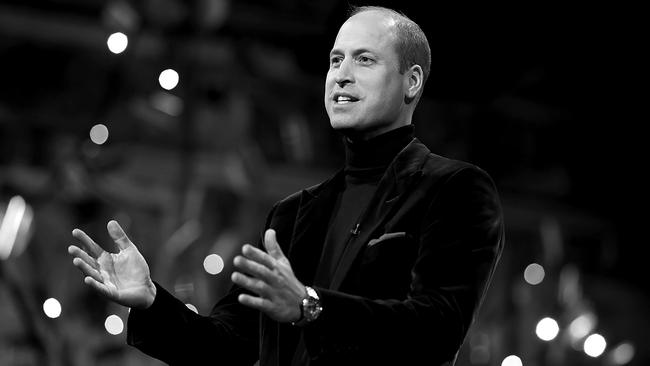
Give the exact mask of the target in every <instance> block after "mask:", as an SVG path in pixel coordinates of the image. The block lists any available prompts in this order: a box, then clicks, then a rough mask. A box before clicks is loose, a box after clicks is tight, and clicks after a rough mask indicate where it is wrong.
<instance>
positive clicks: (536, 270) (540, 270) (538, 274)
mask: <svg viewBox="0 0 650 366" xmlns="http://www.w3.org/2000/svg"><path fill="white" fill-rule="evenodd" d="M544 274H545V273H544V267H542V266H541V265H539V264H537V263H531V264H529V265H528V266H527V267H526V269H525V270H524V280H526V282H528V283H529V284H531V285H538V284H540V283H541V282H542V281H543V280H544Z"/></svg>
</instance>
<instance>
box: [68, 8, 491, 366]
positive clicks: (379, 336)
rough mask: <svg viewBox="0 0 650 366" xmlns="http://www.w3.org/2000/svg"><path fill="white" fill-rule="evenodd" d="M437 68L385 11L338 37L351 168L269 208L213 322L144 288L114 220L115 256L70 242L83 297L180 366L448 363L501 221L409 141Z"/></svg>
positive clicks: (469, 181) (458, 171) (416, 36)
mask: <svg viewBox="0 0 650 366" xmlns="http://www.w3.org/2000/svg"><path fill="white" fill-rule="evenodd" d="M430 58H431V56H430V50H429V45H428V42H427V40H426V37H425V36H424V34H423V32H422V31H421V30H420V28H419V27H418V26H417V25H416V24H415V23H414V22H412V21H411V20H409V19H408V18H406V17H405V16H403V15H401V14H399V13H397V12H394V11H392V10H390V9H385V8H378V7H363V8H358V9H356V11H355V12H354V13H353V15H352V16H351V17H350V18H348V20H347V21H346V22H345V23H344V24H343V25H342V26H341V28H340V30H339V33H338V35H337V37H336V40H335V43H334V47H333V48H332V51H331V53H330V68H329V71H328V74H327V79H326V82H325V107H326V110H327V113H328V115H329V117H330V121H331V125H332V127H333V128H334V129H336V130H337V131H340V132H341V133H342V134H343V135H344V136H345V147H346V166H345V168H344V169H342V170H341V171H339V172H338V173H337V174H336V175H335V176H333V177H332V178H330V179H329V180H327V181H325V182H323V183H321V184H319V185H317V186H314V187H311V188H308V189H305V190H303V191H301V192H297V193H295V194H293V195H291V196H289V197H287V198H286V199H284V200H282V201H280V202H278V203H276V205H275V206H274V207H273V209H272V210H271V212H270V214H269V216H268V219H267V222H266V227H265V228H266V229H268V230H266V232H265V234H264V238H263V239H262V243H261V244H260V245H259V246H258V247H255V246H251V245H244V246H243V247H242V254H241V255H238V256H237V257H235V259H234V265H235V267H236V269H237V270H236V271H235V272H234V273H233V274H232V281H233V283H234V286H233V288H232V290H231V291H230V292H229V293H228V294H227V295H226V296H225V297H224V298H222V299H221V300H220V301H219V302H218V303H217V304H216V305H215V307H214V308H213V310H212V312H211V313H210V315H209V316H200V315H198V314H195V313H194V312H192V311H191V310H189V309H187V308H186V307H185V305H184V304H183V303H182V302H181V301H179V300H177V299H175V298H174V297H173V296H172V295H170V294H169V293H168V292H167V291H165V290H164V289H163V288H162V287H161V286H159V285H158V284H155V283H154V282H153V281H152V280H151V278H150V276H149V269H148V266H147V264H146V262H145V260H144V258H143V257H142V256H141V255H140V253H139V252H138V250H137V249H136V247H135V246H134V245H133V243H131V241H130V240H129V239H128V238H127V236H126V235H125V233H124V232H123V231H122V229H121V228H120V227H119V225H118V224H117V223H116V222H115V221H111V222H109V223H108V231H109V234H110V235H111V237H112V238H113V239H114V240H115V242H116V243H117V245H118V247H119V248H120V251H119V253H117V254H109V253H107V252H105V251H103V250H102V249H101V248H100V247H99V246H98V245H97V244H95V243H94V242H93V241H92V239H90V238H89V237H88V236H87V235H85V234H84V233H83V232H82V231H80V230H78V229H75V230H74V231H73V235H74V236H75V237H76V238H77V239H79V240H80V241H81V242H82V243H83V244H84V246H85V248H86V249H87V252H85V251H83V250H81V249H80V248H78V247H76V246H71V247H70V248H69V252H70V253H71V254H72V255H73V256H75V258H74V260H73V263H74V264H75V265H76V266H77V267H79V268H80V269H81V270H82V271H83V273H84V274H85V275H86V278H85V283H86V284H88V285H90V286H91V287H93V288H94V289H96V290H98V291H99V292H101V293H103V294H104V295H106V296H107V297H108V298H109V299H111V300H113V301H116V302H118V303H120V304H122V305H125V306H129V307H131V308H132V310H131V312H130V315H129V322H128V335H127V340H128V343H129V344H131V345H133V346H135V347H137V348H139V349H140V350H142V351H143V352H145V353H147V354H149V355H151V356H153V357H156V358H159V359H161V360H164V361H166V362H168V363H169V364H173V365H180V364H187V365H193V364H223V365H240V364H241V365H251V364H254V363H255V362H256V361H257V360H259V362H260V365H346V364H356V365H361V364H400V365H415V364H418V365H421V364H426V365H448V364H453V362H454V360H455V358H456V354H457V352H458V350H459V348H460V346H461V345H462V342H463V339H464V337H465V335H466V333H467V331H468V328H469V326H470V325H471V323H472V321H473V319H474V316H475V314H476V312H477V311H478V308H479V306H480V303H481V302H482V299H483V297H484V294H485V291H486V289H487V287H488V284H489V282H490V279H491V277H492V273H493V271H494V268H495V265H496V263H497V260H498V258H499V255H500V253H501V250H502V245H503V222H502V215H501V209H500V205H499V202H498V198H497V193H496V190H495V187H494V185H493V183H492V180H491V179H490V178H489V176H488V175H487V174H486V173H485V172H483V171H482V170H481V169H479V168H477V167H475V166H473V165H471V164H468V163H464V162H460V161H455V160H450V159H446V158H443V157H440V156H437V155H435V154H433V153H431V152H430V151H429V150H428V149H427V148H426V147H425V146H424V145H423V144H422V143H421V142H419V141H418V140H417V139H415V138H413V126H412V125H411V118H412V115H413V111H414V109H415V106H416V104H417V102H418V100H419V98H420V96H421V94H422V90H423V89H422V88H423V86H424V83H425V81H426V78H427V75H428V73H429V67H430Z"/></svg>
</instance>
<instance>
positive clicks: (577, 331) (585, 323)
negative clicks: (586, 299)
mask: <svg viewBox="0 0 650 366" xmlns="http://www.w3.org/2000/svg"><path fill="white" fill-rule="evenodd" d="M595 323H596V321H595V319H594V316H593V315H591V314H582V315H580V316H579V317H577V318H575V319H573V320H572V321H571V323H570V324H569V334H570V335H571V337H573V338H574V339H581V338H584V337H586V336H587V335H588V334H589V332H591V331H592V330H593V329H594V326H595V325H596V324H595Z"/></svg>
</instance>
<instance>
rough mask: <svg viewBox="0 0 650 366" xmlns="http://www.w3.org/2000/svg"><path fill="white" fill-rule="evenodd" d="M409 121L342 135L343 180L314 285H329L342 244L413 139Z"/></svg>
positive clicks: (354, 229) (352, 231)
mask: <svg viewBox="0 0 650 366" xmlns="http://www.w3.org/2000/svg"><path fill="white" fill-rule="evenodd" d="M413 131H414V127H413V125H407V126H403V127H400V128H397V129H394V130H391V131H388V132H386V133H383V134H381V135H379V136H376V137H374V138H371V139H370V140H366V141H355V140H351V139H349V138H347V137H346V138H345V139H344V144H345V169H344V173H345V184H344V186H343V189H342V191H341V192H340V193H339V195H338V198H337V202H336V204H335V205H334V209H333V210H332V216H331V218H330V222H329V227H328V231H327V235H326V236H325V243H324V246H323V253H322V255H321V261H320V263H319V266H318V269H317V272H316V278H315V279H314V285H316V286H321V287H329V285H330V283H331V280H332V276H333V275H334V272H336V269H337V267H338V264H339V261H340V259H341V256H342V255H343V252H344V251H345V247H346V246H347V243H348V241H349V239H350V237H351V235H356V230H357V228H356V227H357V224H358V223H359V219H360V217H361V215H362V214H363V210H364V209H365V208H366V207H367V206H368V203H370V200H371V199H372V196H373V195H374V193H375V191H376V190H377V184H378V183H379V181H380V180H381V178H382V176H383V175H384V173H385V172H386V168H387V167H388V165H389V164H390V163H391V162H392V161H393V159H395V156H397V154H398V153H399V152H400V151H402V149H404V147H406V145H408V143H409V142H411V140H413Z"/></svg>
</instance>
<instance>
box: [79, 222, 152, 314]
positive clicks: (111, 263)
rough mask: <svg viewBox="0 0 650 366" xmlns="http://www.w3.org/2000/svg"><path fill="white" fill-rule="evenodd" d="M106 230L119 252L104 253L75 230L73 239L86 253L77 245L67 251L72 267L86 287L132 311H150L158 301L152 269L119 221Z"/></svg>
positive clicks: (84, 235)
mask: <svg viewBox="0 0 650 366" xmlns="http://www.w3.org/2000/svg"><path fill="white" fill-rule="evenodd" d="M106 227H107V229H108V233H109V235H110V236H111V238H113V240H114V241H115V243H116V244H117V247H118V249H119V252H118V253H109V252H107V251H105V250H104V249H102V248H101V247H100V246H99V245H97V243H95V242H94V241H93V240H92V239H91V238H90V237H89V236H88V235H86V233H84V232H83V231H81V230H79V229H74V230H73V231H72V236H74V237H75V238H77V239H78V240H79V241H80V242H81V243H82V244H83V248H84V249H85V250H84V249H81V248H79V247H77V246H74V245H71V246H69V247H68V253H70V254H71V255H73V256H74V259H73V260H72V264H74V265H75V266H76V267H77V268H79V269H80V270H81V272H82V273H83V274H84V275H85V276H86V277H85V278H84V282H85V283H86V285H88V286H90V287H92V288H93V289H95V290H97V291H98V292H99V293H101V294H102V295H104V296H106V297H107V298H108V299H110V300H112V301H115V302H116V303H118V304H120V305H124V306H128V307H131V308H138V309H146V308H148V307H149V306H151V304H152V303H153V301H154V299H155V297H156V286H155V285H154V283H153V281H152V280H151V276H150V273H149V265H147V262H146V261H145V259H144V257H143V256H142V254H140V252H139V251H138V248H136V247H135V245H134V244H133V243H132V242H131V240H129V238H128V237H127V236H126V234H125V233H124V230H122V228H121V227H120V225H119V224H118V223H117V221H114V220H111V221H109V222H108V225H107V226H106Z"/></svg>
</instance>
